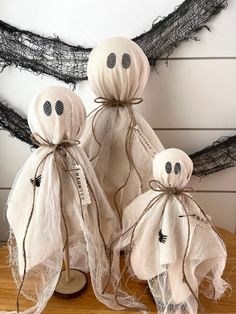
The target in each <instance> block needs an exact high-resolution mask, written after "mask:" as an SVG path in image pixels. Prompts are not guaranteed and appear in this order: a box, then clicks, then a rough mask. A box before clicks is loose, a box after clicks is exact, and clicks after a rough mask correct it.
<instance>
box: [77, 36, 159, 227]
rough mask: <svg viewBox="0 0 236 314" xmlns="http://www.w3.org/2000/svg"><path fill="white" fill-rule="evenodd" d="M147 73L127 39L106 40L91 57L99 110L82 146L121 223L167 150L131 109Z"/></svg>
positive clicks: (90, 120) (142, 57) (90, 70)
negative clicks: (161, 153) (155, 160)
mask: <svg viewBox="0 0 236 314" xmlns="http://www.w3.org/2000/svg"><path fill="white" fill-rule="evenodd" d="M149 71H150V69H149V63H148V60H147V57H146V56H145V54H144V53H143V51H142V50H141V48H140V47H139V46H138V45H137V44H135V43H134V42H133V41H131V40H129V39H126V38H121V37H115V38H110V39H108V40H106V41H104V42H103V43H101V44H100V45H98V46H97V47H96V48H94V49H93V50H92V52H91V54H90V57H89V62H88V81H89V83H90V85H91V88H92V90H93V91H94V93H95V95H96V96H97V97H98V98H97V99H95V101H96V102H97V103H100V105H101V106H99V107H98V108H97V110H95V111H94V112H92V114H91V115H90V116H89V118H88V120H87V124H86V129H85V132H84V133H83V136H82V138H81V143H82V146H83V148H84V149H85V152H86V153H87V155H88V156H89V158H90V160H91V162H92V164H93V166H94V169H95V172H96V174H97V178H98V180H99V183H100V184H101V186H102V188H103V189H104V191H105V193H106V195H107V197H108V200H109V202H110V205H111V206H112V208H113V209H114V211H116V212H117V213H118V215H119V217H120V223H121V220H122V213H123V210H124V208H125V207H126V206H127V205H128V204H129V203H130V202H131V201H132V200H133V199H134V198H135V197H137V196H138V195H140V194H141V193H142V192H144V191H145V190H146V189H147V187H148V182H149V180H150V179H151V177H152V160H153V157H154V155H155V154H156V153H157V152H159V151H161V150H162V149H163V146H162V144H161V143H160V141H159V139H158V137H157V136H156V134H155V133H154V131H153V130H152V128H151V127H150V126H149V124H148V123H147V122H146V121H145V119H144V118H143V117H142V115H141V114H140V113H138V112H137V111H135V109H133V107H134V106H135V104H138V103H139V102H141V101H142V99H141V98H140V97H141V95H142V92H143V90H144V88H145V85H146V83H147V80H148V77H149Z"/></svg>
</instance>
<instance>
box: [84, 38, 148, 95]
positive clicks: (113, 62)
mask: <svg viewBox="0 0 236 314" xmlns="http://www.w3.org/2000/svg"><path fill="white" fill-rule="evenodd" d="M87 73H88V80H89V83H90V85H91V87H92V89H93V91H94V93H95V94H96V96H98V97H105V98H107V99H111V100H113V99H115V100H122V101H124V100H126V99H130V98H134V97H140V96H141V94H142V92H143V90H144V87H145V85H146V83H147V80H148V77H149V73H150V66H149V63H148V59H147V57H146V56H145V54H144V52H143V51H142V49H141V48H140V47H139V46H138V45H137V44H136V43H135V42H133V41H132V40H130V39H127V38H122V37H114V38H110V39H107V40H106V41H104V42H103V43H101V44H100V45H98V46H97V47H95V48H94V49H93V50H92V52H91V54H90V56H89V62H88V69H87Z"/></svg>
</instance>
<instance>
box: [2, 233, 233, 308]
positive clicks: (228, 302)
mask: <svg viewBox="0 0 236 314" xmlns="http://www.w3.org/2000/svg"><path fill="white" fill-rule="evenodd" d="M219 232H220V234H221V235H222V238H223V240H224V241H225V243H226V246H227V251H228V259H227V266H226V269H225V272H224V278H225V279H226V280H227V281H228V282H229V283H230V284H231V286H232V291H231V292H230V291H229V292H227V293H226V295H225V296H224V297H223V298H222V299H221V300H220V301H218V302H217V303H213V302H212V301H211V300H207V299H206V298H204V297H201V298H200V300H201V302H202V304H203V306H204V309H205V313H211V314H213V313H214V314H220V313H225V314H226V313H227V314H236V236H235V235H233V234H231V233H230V232H228V231H226V230H223V229H219ZM7 255H8V250H7V247H6V246H3V247H1V248H0V311H4V310H6V311H13V310H15V309H16V292H17V291H16V287H15V284H14V281H13V278H12V276H11V272H10V269H9V267H8V265H7ZM129 286H130V289H131V290H132V291H136V293H139V294H140V295H141V294H142V293H144V294H143V296H142V301H143V302H144V303H146V304H147V305H148V307H149V309H150V313H156V307H155V304H154V302H153V300H152V297H151V296H150V294H149V292H148V290H147V289H146V290H145V287H146V285H145V284H142V283H137V282H130V283H129ZM20 304H21V310H23V309H26V308H28V307H29V306H30V305H32V303H31V302H30V301H28V300H25V299H24V298H23V297H22V298H21V300H20ZM43 313H44V314H49V313H50V314H91V313H96V314H111V313H137V312H134V311H116V312H115V311H112V310H110V309H109V308H106V306H105V305H103V304H102V303H100V302H98V301H97V299H96V298H95V296H94V294H93V291H92V287H91V283H90V282H89V283H88V288H87V290H86V291H85V292H84V293H83V294H82V295H80V296H79V297H77V298H75V299H71V300H65V299H60V298H58V297H56V296H53V297H52V298H51V299H50V301H49V303H48V304H47V307H46V308H45V310H44V311H43Z"/></svg>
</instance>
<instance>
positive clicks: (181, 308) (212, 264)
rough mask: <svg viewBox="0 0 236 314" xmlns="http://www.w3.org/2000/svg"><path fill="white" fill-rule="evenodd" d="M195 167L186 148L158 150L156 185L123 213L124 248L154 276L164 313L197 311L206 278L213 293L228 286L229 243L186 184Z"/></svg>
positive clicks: (141, 274)
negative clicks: (226, 272)
mask: <svg viewBox="0 0 236 314" xmlns="http://www.w3.org/2000/svg"><path fill="white" fill-rule="evenodd" d="M192 169H193V165H192V161H191V160H190V158H189V157H188V156H187V155H186V154H185V153H184V152H183V151H181V150H178V149H174V148H172V149H167V150H164V151H162V152H161V153H159V154H157V156H156V157H155V159H154V162H153V175H154V178H155V179H156V180H152V181H151V182H150V187H151V189H150V190H149V191H147V192H146V193H144V194H143V195H141V196H139V197H138V198H137V199H135V200H134V201H133V202H132V203H131V204H130V205H129V206H128V207H127V208H126V209H125V211H124V214H123V232H122V234H123V238H122V244H120V243H119V246H120V247H119V249H125V250H126V251H127V254H128V257H129V261H130V266H131V271H132V272H133V273H134V274H135V275H136V277H138V278H139V279H142V280H147V281H148V284H149V287H150V290H151V293H152V295H153V297H154V299H155V301H156V305H157V308H158V313H166V314H167V313H179V314H182V313H191V314H195V313H197V311H198V305H200V303H199V301H198V293H199V285H200V283H201V282H202V281H203V279H204V278H207V281H208V287H207V288H206V289H205V290H203V291H201V292H202V293H204V294H205V295H206V296H207V297H208V298H213V299H215V300H217V299H219V298H220V297H221V295H222V294H223V293H224V291H225V289H226V288H227V287H228V284H227V283H226V282H225V281H224V280H223V279H222V278H221V276H222V273H223V270H224V268H225V263H226V257H227V253H226V248H225V245H224V243H223V241H222V240H221V238H220V237H219V235H218V233H217V231H216V230H215V228H214V227H213V225H212V224H211V220H210V217H209V216H207V215H206V214H205V213H204V211H203V210H202V208H201V207H200V206H199V205H198V204H197V202H196V201H195V200H194V199H193V197H192V196H191V194H190V193H189V191H190V190H191V189H190V188H186V186H187V183H188V181H189V179H190V177H191V174H192ZM206 239H207V241H206ZM200 307H201V305H200ZM199 310H200V309H199Z"/></svg>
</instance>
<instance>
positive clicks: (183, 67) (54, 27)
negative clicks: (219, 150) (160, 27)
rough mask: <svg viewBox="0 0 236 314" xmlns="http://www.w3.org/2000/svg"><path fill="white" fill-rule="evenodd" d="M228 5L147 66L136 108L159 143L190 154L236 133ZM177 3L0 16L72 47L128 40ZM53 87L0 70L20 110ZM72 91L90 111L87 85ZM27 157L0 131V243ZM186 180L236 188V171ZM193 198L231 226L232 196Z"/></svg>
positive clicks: (235, 54)
mask: <svg viewBox="0 0 236 314" xmlns="http://www.w3.org/2000/svg"><path fill="white" fill-rule="evenodd" d="M228 2H229V6H228V8H227V9H226V10H224V11H223V12H221V13H220V14H219V15H218V16H216V17H215V18H214V20H213V21H212V22H210V23H209V26H210V27H211V29H212V32H211V33H210V32H207V31H201V32H200V33H199V37H200V39H201V41H199V42H195V41H190V42H187V43H184V44H183V45H182V46H181V47H179V48H178V49H177V50H176V51H175V52H174V54H173V55H172V56H171V57H172V58H173V59H174V60H170V61H169V63H168V66H167V67H166V65H165V63H164V62H162V61H160V62H158V64H157V69H158V73H156V72H155V71H153V72H152V74H151V76H150V79H149V82H148V85H147V88H146V90H145V93H144V99H145V102H144V103H143V104H141V105H140V106H139V107H138V108H137V109H138V110H140V111H141V112H142V113H143V115H144V117H145V118H146V119H147V120H148V121H149V123H150V124H151V125H152V127H153V128H156V129H157V131H156V132H157V134H158V136H159V137H160V139H161V141H162V143H163V144H164V146H165V147H178V148H181V149H183V150H185V151H186V152H187V153H192V152H194V151H197V150H199V149H201V148H203V147H205V146H206V145H209V144H211V143H212V142H213V141H214V140H216V139H218V138H219V137H221V136H225V135H234V134H235V133H236V130H235V131H233V130H227V129H228V128H236V88H235V86H236V85H235V84H236V36H235V31H236V1H233V0H229V1H228ZM180 3H181V1H179V0H159V1H156V0H149V1H148V2H147V1H144V0H138V1H137V0H130V1H129V2H127V1H125V0H120V1H115V2H112V5H111V2H110V1H109V0H100V1H97V2H94V1H93V0H87V1H82V0H81V1H80V0H68V1H56V0H51V1H46V0H41V1H30V0H21V1H17V0H1V2H0V19H2V20H4V21H6V22H9V23H11V24H14V25H16V26H18V27H21V28H24V29H29V30H32V31H34V32H38V33H40V34H45V35H47V36H48V35H53V34H57V35H59V36H60V37H61V38H62V39H63V40H65V41H67V42H70V43H72V44H77V43H81V44H83V45H85V46H94V45H95V44H96V43H98V42H100V41H101V40H103V39H105V38H107V37H110V36H117V35H119V36H126V37H134V36H136V35H138V34H139V33H141V32H142V31H144V30H148V29H149V28H150V26H151V22H152V21H153V20H154V19H155V18H156V17H157V16H163V15H167V14H168V13H170V12H171V11H172V10H173V9H174V8H175V7H176V5H178V4H180ZM91 8H93V10H92V9H91ZM121 16H122V23H121V22H120V17H121ZM130 17H132V23H131V22H130ZM52 84H54V85H55V84H61V85H64V84H63V83H61V82H59V81H56V80H55V79H53V78H50V77H47V76H35V75H33V74H32V73H29V72H26V71H19V70H18V69H15V68H14V67H10V68H7V69H6V70H5V71H4V72H3V73H2V74H0V97H1V98H5V99H7V100H9V102H10V103H11V104H12V105H14V106H15V108H16V109H17V110H18V111H19V112H20V113H23V114H26V113H27V108H28V104H29V101H30V100H31V98H32V97H33V95H34V94H35V93H36V92H37V90H38V89H39V88H41V87H43V86H48V85H52ZM77 92H78V93H79V94H80V95H81V97H82V98H83V100H84V102H85V105H86V107H87V109H88V111H89V110H91V109H92V108H94V104H93V94H92V92H91V91H90V88H89V86H88V83H87V82H83V83H80V84H78V87H77ZM173 128H174V129H175V130H173ZM186 128H188V129H193V128H194V130H184V129H186ZM199 128H204V129H205V130H199ZM208 128H211V129H212V128H213V129H214V128H222V130H207V129H208ZM158 129H162V130H158ZM163 129H164V130H163ZM29 155H30V149H29V146H28V145H26V144H24V143H21V142H19V141H18V140H16V139H13V138H10V137H9V136H8V134H7V132H5V131H1V132H0V240H4V239H6V238H7V222H6V219H5V215H4V208H5V203H6V199H7V196H8V193H9V188H10V187H11V186H12V182H13V179H14V177H15V175H16V173H17V170H18V169H19V168H20V166H21V165H22V164H23V162H24V161H25V160H26V159H27V157H28V156H29ZM191 182H192V185H193V186H194V187H196V188H197V189H205V190H218V191H222V190H227V191H235V190H236V168H235V169H232V168H231V169H227V170H225V171H222V172H219V173H216V174H212V175H210V176H208V177H205V178H202V179H201V180H199V179H198V178H193V179H192V181H191ZM3 188H8V189H3ZM194 196H195V197H196V198H197V199H198V201H199V202H200V203H201V204H202V206H203V207H204V208H205V210H206V211H207V212H208V213H209V214H210V215H211V216H212V217H213V221H214V223H215V224H216V225H219V226H222V227H224V228H226V229H228V230H230V231H232V232H235V231H236V194H234V193H222V192H219V193H202V194H198V195H196V194H195V195H194ZM23 198H24V196H22V205H23Z"/></svg>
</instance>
